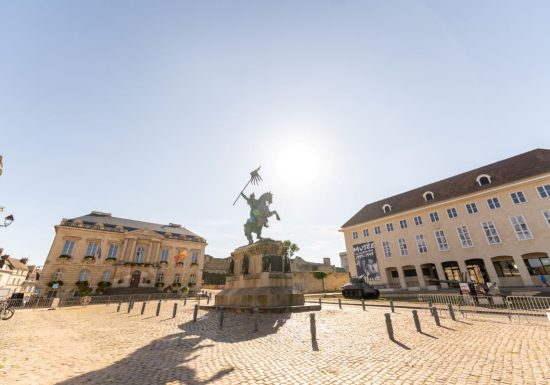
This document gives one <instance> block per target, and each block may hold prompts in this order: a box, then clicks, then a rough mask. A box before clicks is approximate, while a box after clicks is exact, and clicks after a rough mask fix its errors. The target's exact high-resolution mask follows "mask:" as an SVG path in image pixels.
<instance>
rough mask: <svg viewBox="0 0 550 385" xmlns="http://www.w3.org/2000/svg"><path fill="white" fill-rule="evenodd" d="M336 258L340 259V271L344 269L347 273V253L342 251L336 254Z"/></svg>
mask: <svg viewBox="0 0 550 385" xmlns="http://www.w3.org/2000/svg"><path fill="white" fill-rule="evenodd" d="M338 256H339V257H340V266H341V267H342V269H344V271H346V272H348V271H349V262H348V253H346V252H345V251H344V252H342V253H340V254H338Z"/></svg>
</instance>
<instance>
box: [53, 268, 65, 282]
mask: <svg viewBox="0 0 550 385" xmlns="http://www.w3.org/2000/svg"><path fill="white" fill-rule="evenodd" d="M62 277H63V270H61V269H57V270H56V271H55V273H54V275H53V281H61V278H62Z"/></svg>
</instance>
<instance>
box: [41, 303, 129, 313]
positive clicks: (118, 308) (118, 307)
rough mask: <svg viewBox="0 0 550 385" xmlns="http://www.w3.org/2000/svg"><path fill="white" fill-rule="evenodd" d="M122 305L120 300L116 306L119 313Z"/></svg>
mask: <svg viewBox="0 0 550 385" xmlns="http://www.w3.org/2000/svg"><path fill="white" fill-rule="evenodd" d="M36 303H38V301H36ZM120 305H122V302H119V303H118V306H117V307H116V311H117V313H118V312H120Z"/></svg>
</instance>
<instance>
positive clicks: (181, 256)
mask: <svg viewBox="0 0 550 385" xmlns="http://www.w3.org/2000/svg"><path fill="white" fill-rule="evenodd" d="M185 257H187V250H182V251H180V252H179V254H177V255H176V256H174V260H175V261H176V263H178V262H179V261H181V260H182V259H185Z"/></svg>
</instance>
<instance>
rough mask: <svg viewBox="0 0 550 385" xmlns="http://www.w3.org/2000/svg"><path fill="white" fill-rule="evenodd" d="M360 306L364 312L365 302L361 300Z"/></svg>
mask: <svg viewBox="0 0 550 385" xmlns="http://www.w3.org/2000/svg"><path fill="white" fill-rule="evenodd" d="M361 306H363V311H365V310H366V309H365V300H364V299H363V298H361Z"/></svg>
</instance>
